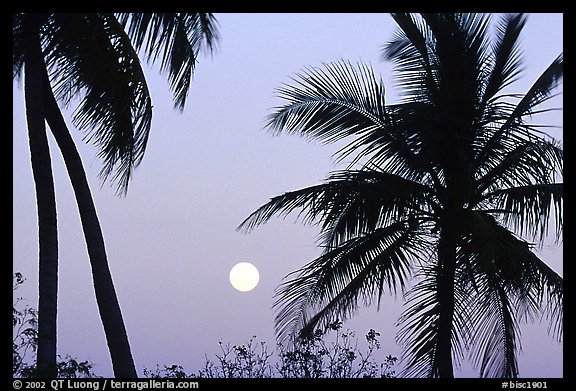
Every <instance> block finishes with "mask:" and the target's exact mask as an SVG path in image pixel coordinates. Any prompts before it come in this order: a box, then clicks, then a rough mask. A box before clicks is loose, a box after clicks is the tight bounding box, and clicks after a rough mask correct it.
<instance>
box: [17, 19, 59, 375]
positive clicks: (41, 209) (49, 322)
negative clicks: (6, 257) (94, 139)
mask: <svg viewBox="0 0 576 391" xmlns="http://www.w3.org/2000/svg"><path fill="white" fill-rule="evenodd" d="M26 22H27V26H26V32H27V40H28V46H27V47H28V50H27V51H26V62H25V68H24V69H25V70H24V91H25V94H26V120H27V122H28V134H29V142H30V155H31V161H32V172H33V174H34V184H35V188H36V202H37V208H38V238H39V266H38V267H39V273H38V309H39V310H38V350H37V355H36V360H37V364H36V369H37V372H36V376H38V377H56V374H57V369H56V323H57V319H56V310H57V296H58V230H57V218H56V196H55V193H54V182H53V179H52V167H51V160H50V149H49V146H48V139H47V137H46V125H45V123H44V108H43V104H42V81H41V80H42V79H41V72H40V70H41V69H42V68H43V64H42V57H41V56H42V51H41V48H40V41H39V39H38V35H37V30H38V26H37V24H36V23H35V22H36V21H35V18H34V17H33V16H30V17H29V18H27V19H26Z"/></svg>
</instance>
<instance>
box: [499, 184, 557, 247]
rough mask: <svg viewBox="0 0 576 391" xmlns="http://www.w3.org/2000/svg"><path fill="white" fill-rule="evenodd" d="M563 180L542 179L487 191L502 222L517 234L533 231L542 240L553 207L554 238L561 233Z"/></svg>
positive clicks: (531, 232)
mask: <svg viewBox="0 0 576 391" xmlns="http://www.w3.org/2000/svg"><path fill="white" fill-rule="evenodd" d="M563 187H564V186H563V184H562V183H545V184H536V185H526V186H517V187H512V188H505V189H500V190H495V191H493V192H492V193H490V194H489V197H491V198H492V199H493V200H494V202H496V205H497V208H498V209H499V210H502V211H505V212H504V213H502V218H503V221H504V223H505V224H507V225H510V226H511V227H512V228H513V229H514V230H515V231H517V232H519V234H520V235H524V234H528V235H532V236H533V238H534V239H538V240H540V241H542V240H543V239H544V238H545V237H546V236H547V234H548V226H549V222H550V217H551V212H552V211H554V219H555V225H556V240H560V238H561V237H562V233H563V199H564V197H563Z"/></svg>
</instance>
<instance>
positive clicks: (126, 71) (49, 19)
mask: <svg viewBox="0 0 576 391" xmlns="http://www.w3.org/2000/svg"><path fill="white" fill-rule="evenodd" d="M215 22H216V21H215V19H214V17H213V16H212V15H211V14H117V15H114V14H57V13H55V14H14V16H13V77H14V78H17V77H21V73H22V69H23V70H24V83H25V100H26V114H27V121H28V128H29V134H30V137H29V138H30V151H31V157H32V165H33V172H34V180H35V185H36V194H37V200H38V216H39V230H40V231H39V232H40V235H39V242H40V255H39V265H40V268H39V311H38V312H39V319H38V334H39V338H38V351H37V374H38V376H45V377H56V308H57V306H56V303H57V278H58V276H57V271H58V251H57V245H58V241H57V236H56V232H57V231H56V204H55V196H54V185H53V180H52V173H51V166H50V151H49V148H48V142H47V136H46V128H45V122H46V123H48V126H49V127H50V130H51V132H52V134H53V136H54V138H55V140H56V142H57V144H58V147H59V149H60V151H61V153H62V156H63V158H64V162H65V164H66V169H67V172H68V175H69V177H70V180H71V183H72V186H73V189H74V193H75V197H76V201H77V204H78V210H79V213H80V217H81V221H82V228H83V231H84V236H85V240H86V245H87V249H88V254H89V258H90V264H91V268H92V276H93V281H94V290H95V295H96V300H97V304H98V309H99V312H100V316H101V319H102V323H103V326H104V331H105V334H106V339H107V343H108V348H109V350H110V355H111V359H112V364H113V368H114V374H115V376H116V377H137V373H136V369H135V366H134V361H133V358H132V354H131V351H130V345H129V342H128V337H127V333H126V328H125V325H124V321H123V319H122V314H121V310H120V306H119V303H118V299H117V296H116V292H115V289H114V284H113V281H112V277H111V274H110V270H109V267H108V260H107V256H106V250H105V246H104V238H103V236H102V231H101V227H100V223H99V220H98V216H97V214H96V209H95V206H94V202H93V199H92V196H91V192H90V188H89V185H88V181H87V179H86V175H85V172H84V169H83V165H82V161H81V158H80V155H79V154H78V151H77V149H76V146H75V143H74V141H73V139H72V137H71V135H70V132H69V130H68V126H67V124H66V122H65V120H64V118H63V116H62V113H61V111H60V108H59V106H58V101H61V102H63V103H64V104H66V105H68V104H70V102H71V101H72V99H74V98H80V104H79V106H78V109H77V110H76V112H75V116H74V123H75V125H76V126H77V127H79V128H81V129H85V130H87V132H88V134H87V139H88V140H89V141H92V142H93V143H94V144H95V145H96V146H97V147H98V148H99V150H100V153H99V156H100V157H101V158H102V159H103V160H104V167H103V168H102V170H101V177H102V179H103V180H107V179H111V180H112V181H114V182H116V183H117V192H118V194H126V191H127V188H128V183H129V179H130V177H131V173H132V171H133V169H134V168H135V167H136V166H137V165H138V164H139V163H140V162H141V160H142V158H143V156H144V152H145V149H146V143H147V139H148V134H149V131H150V127H151V120H152V103H151V98H150V93H149V90H148V86H147V83H146V78H145V75H144V71H143V69H142V67H141V64H140V60H139V58H138V53H139V52H140V51H141V50H143V51H144V54H145V55H146V58H147V59H148V60H149V61H151V62H154V61H156V60H158V59H159V58H161V60H162V62H161V70H162V71H165V72H166V73H167V75H168V80H169V82H170V87H171V89H172V90H173V92H174V100H175V106H176V107H177V108H179V109H181V110H182V109H183V108H184V105H185V102H186V97H187V94H188V89H189V85H190V82H191V79H192V75H193V72H194V69H195V66H196V62H197V55H198V53H199V51H200V50H201V49H202V48H203V47H204V46H206V47H207V48H208V49H209V50H212V49H213V44H214V43H215V42H216V40H217V39H218V36H217V31H216V27H215Z"/></svg>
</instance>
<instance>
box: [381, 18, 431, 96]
mask: <svg viewBox="0 0 576 391" xmlns="http://www.w3.org/2000/svg"><path fill="white" fill-rule="evenodd" d="M391 15H392V18H393V19H394V21H395V22H396V24H398V26H399V29H398V30H397V31H396V33H395V37H394V39H393V40H391V41H390V42H389V43H388V44H387V45H385V46H384V48H383V49H382V56H383V58H384V59H385V60H391V61H393V62H395V63H396V70H397V72H398V73H397V75H398V76H396V80H397V83H398V85H399V87H402V91H403V94H404V96H405V98H406V99H407V101H413V100H415V101H420V102H431V101H435V100H436V97H437V92H438V85H437V83H438V80H437V76H438V75H437V66H436V63H435V58H434V56H435V55H434V52H433V50H432V47H431V46H430V44H431V43H432V42H433V40H434V37H433V35H432V33H431V32H430V29H429V28H428V27H427V26H426V24H425V23H423V22H422V21H421V20H419V19H417V18H415V17H414V16H413V15H412V14H407V13H392V14H391Z"/></svg>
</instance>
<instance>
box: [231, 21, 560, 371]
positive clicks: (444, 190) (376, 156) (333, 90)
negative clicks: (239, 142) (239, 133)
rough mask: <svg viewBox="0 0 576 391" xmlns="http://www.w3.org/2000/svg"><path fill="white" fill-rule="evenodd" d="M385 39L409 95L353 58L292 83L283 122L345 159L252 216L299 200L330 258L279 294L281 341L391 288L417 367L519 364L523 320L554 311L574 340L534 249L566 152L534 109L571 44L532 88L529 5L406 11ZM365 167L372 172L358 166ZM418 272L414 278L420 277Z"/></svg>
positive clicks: (412, 367)
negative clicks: (517, 89)
mask: <svg viewBox="0 0 576 391" xmlns="http://www.w3.org/2000/svg"><path fill="white" fill-rule="evenodd" d="M392 16H393V19H394V20H395V21H396V23H397V24H398V26H399V29H398V30H397V33H396V35H395V36H394V38H393V40H392V41H391V42H389V44H387V45H386V46H385V47H384V49H383V55H384V57H385V59H388V60H392V61H393V62H394V63H395V66H396V70H397V71H398V73H397V75H398V79H397V80H398V83H399V85H400V86H401V87H402V88H403V91H404V95H403V98H402V101H401V102H400V103H398V104H393V105H386V103H385V98H384V95H385V94H384V86H383V83H382V81H381V80H378V79H377V77H376V76H375V74H374V72H373V70H372V69H371V68H370V67H369V66H367V65H363V64H359V65H353V64H350V63H349V62H346V61H338V62H335V63H330V64H325V66H324V67H323V68H307V69H306V70H305V71H304V72H303V73H302V74H300V75H299V76H298V77H297V78H295V79H294V83H293V84H292V85H286V86H284V87H282V88H280V89H279V95H280V97H281V98H283V99H284V100H285V102H286V103H285V104H284V105H283V106H281V107H279V108H278V109H277V110H276V112H275V113H274V114H273V115H271V116H270V118H269V122H268V124H267V126H268V127H269V128H270V129H271V130H272V131H274V132H276V133H279V132H289V133H295V134H299V135H301V136H304V137H307V138H310V139H313V140H320V141H322V142H325V143H333V142H337V141H343V140H348V142H347V143H346V144H345V146H344V147H343V148H342V149H340V150H339V151H338V152H337V153H336V156H337V157H338V158H339V159H345V158H352V163H351V164H350V166H349V168H348V169H347V170H342V171H338V172H335V173H333V174H332V175H330V176H329V177H328V178H327V180H326V181H325V182H324V183H322V184H319V185H316V186H311V187H308V188H304V189H301V190H297V191H293V192H288V193H285V194H283V195H280V196H277V197H274V198H272V199H271V200H270V202H268V203H267V204H265V205H263V206H261V207H260V208H259V209H257V210H256V211H255V212H253V213H252V214H251V215H250V216H249V217H248V218H247V219H246V220H245V221H244V222H242V224H241V225H240V226H239V229H240V230H244V231H250V230H252V229H253V228H255V227H257V226H259V225H261V224H263V223H265V222H267V221H269V220H270V219H271V218H272V217H273V216H286V215H287V214H289V213H291V212H293V211H295V210H300V215H299V216H300V218H301V219H302V220H303V222H304V223H310V224H318V225H319V226H320V228H321V234H320V240H321V244H322V246H323V248H324V251H323V253H322V255H320V256H319V257H318V258H316V259H314V260H313V261H311V262H310V263H308V264H307V265H306V266H304V267H302V268H301V269H300V270H298V271H295V272H293V273H291V274H290V275H288V276H287V277H286V279H285V280H284V281H283V283H282V284H281V285H280V286H279V287H278V289H277V291H276V302H275V308H276V310H277V315H276V333H277V335H278V337H279V338H280V339H284V338H287V337H288V336H290V335H294V334H296V333H299V334H300V335H304V334H308V333H310V332H312V331H313V330H314V329H315V328H316V327H324V328H325V327H327V326H328V325H329V324H330V322H332V321H333V320H334V319H335V318H340V319H346V318H349V317H350V316H352V315H353V314H354V313H355V312H356V310H357V309H358V308H359V306H360V305H361V304H365V305H370V304H373V303H374V302H377V303H378V305H379V303H380V298H381V297H382V295H383V294H385V293H387V292H390V293H396V292H402V293H405V292H406V294H407V296H406V297H407V301H406V306H405V310H404V312H403V314H402V315H401V317H400V319H399V321H398V323H399V325H400V326H401V328H400V330H399V333H398V336H397V338H398V341H399V342H400V343H401V344H402V345H403V347H404V350H405V354H404V362H405V364H406V366H405V368H406V369H405V371H404V373H403V375H404V376H418V377H420V376H425V377H444V378H446V377H453V376H454V372H453V366H454V364H455V362H456V363H459V362H460V361H461V360H462V359H464V358H465V355H468V358H470V359H471V361H472V363H473V365H474V366H475V367H476V368H477V369H478V370H479V372H480V376H482V377H516V376H517V375H518V367H517V358H516V355H517V351H518V347H519V345H518V344H519V329H518V327H519V324H520V322H522V321H527V320H531V319H534V318H535V317H536V316H543V317H546V318H547V319H548V320H549V321H550V327H551V329H549V331H550V332H551V333H552V334H553V335H554V336H556V337H558V338H559V339H561V338H562V313H563V310H562V302H563V280H562V277H560V276H559V275H558V274H557V273H556V272H554V271H553V270H552V269H551V268H549V267H548V266H547V265H546V264H545V263H544V262H543V261H542V260H541V259H539V258H538V256H537V255H536V254H535V253H534V252H533V250H534V246H535V244H533V243H531V242H529V241H528V240H531V241H534V242H542V241H543V240H544V238H545V237H546V235H547V232H548V227H549V220H550V219H551V218H552V217H554V218H555V225H556V239H557V240H559V239H561V237H562V230H563V228H562V227H563V224H562V215H563V213H562V200H563V194H562V186H563V185H562V183H557V180H558V179H557V177H558V176H560V175H562V169H563V168H562V167H563V152H562V149H561V147H560V146H559V145H558V143H557V142H556V141H555V140H553V139H552V138H550V137H548V136H547V135H546V134H544V133H542V132H541V131H540V130H539V128H538V127H537V126H534V125H530V124H528V123H527V122H526V121H525V118H526V117H527V116H531V115H535V114H537V113H539V112H541V111H546V110H539V109H538V108H539V107H540V105H541V104H542V103H544V102H546V101H547V100H548V99H549V98H550V97H551V96H552V92H553V90H554V88H555V87H557V86H558V85H559V83H560V80H561V77H562V75H563V57H562V55H559V57H558V58H556V59H555V60H553V61H552V63H551V65H550V66H549V67H548V68H547V69H546V70H545V71H544V73H543V74H542V75H541V76H540V77H539V78H538V79H537V80H536V81H535V82H534V84H533V85H532V87H531V88H530V89H529V90H528V92H526V93H525V94H523V95H516V94H509V93H506V92H505V90H504V89H505V87H507V86H508V85H509V84H510V83H512V82H513V81H515V80H516V78H517V77H518V75H519V74H520V68H521V58H520V54H519V43H518V38H519V36H520V33H521V31H522V28H523V27H524V25H525V22H526V17H525V16H524V15H521V14H514V15H506V16H504V17H503V18H502V19H501V21H500V22H499V24H498V25H497V28H496V30H495V34H494V37H493V39H492V40H490V39H489V36H488V33H487V30H488V27H489V25H490V16H489V15H485V14H483V15H477V14H421V15H412V14H393V15H392ZM358 165H360V169H353V168H354V167H355V166H356V167H357V166H358ZM409 285H410V287H409Z"/></svg>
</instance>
